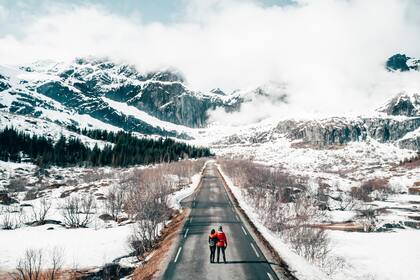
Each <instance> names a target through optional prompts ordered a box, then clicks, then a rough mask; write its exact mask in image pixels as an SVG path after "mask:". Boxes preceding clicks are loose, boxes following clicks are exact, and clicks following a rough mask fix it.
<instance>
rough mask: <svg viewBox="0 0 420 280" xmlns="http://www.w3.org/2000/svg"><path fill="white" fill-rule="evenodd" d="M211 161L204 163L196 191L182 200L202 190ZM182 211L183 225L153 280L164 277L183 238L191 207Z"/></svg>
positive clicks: (179, 228)
mask: <svg viewBox="0 0 420 280" xmlns="http://www.w3.org/2000/svg"><path fill="white" fill-rule="evenodd" d="M208 162H209V161H207V162H206V163H205V164H204V165H203V168H202V169H201V171H200V182H199V183H198V186H197V188H195V190H194V192H193V193H192V194H190V195H189V196H187V197H185V198H183V199H182V200H181V201H183V200H185V199H187V198H189V197H191V196H194V195H197V192H198V191H199V190H200V188H201V186H202V183H203V172H204V170H205V169H206V166H207V164H208ZM182 211H187V213H186V215H185V217H184V220H183V222H182V223H181V225H180V226H179V227H178V229H177V230H176V237H175V238H174V240H172V244H171V246H170V248H169V250H168V251H167V252H166V254H165V256H164V257H163V261H162V262H161V264H160V265H159V268H158V269H157V271H156V273H155V274H154V275H153V277H152V280H158V279H163V275H164V274H165V271H166V269H167V268H168V266H169V264H170V263H171V261H172V258H171V257H172V256H173V255H175V251H176V249H177V246H176V245H177V244H179V241H180V240H181V238H182V234H180V233H181V232H182V230H183V228H184V227H185V223H186V222H187V217H189V215H190V214H191V209H190V208H187V207H183V208H182Z"/></svg>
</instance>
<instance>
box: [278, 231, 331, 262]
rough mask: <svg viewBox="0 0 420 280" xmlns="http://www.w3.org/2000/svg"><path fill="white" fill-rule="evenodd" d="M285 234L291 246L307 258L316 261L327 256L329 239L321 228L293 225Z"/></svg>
mask: <svg viewBox="0 0 420 280" xmlns="http://www.w3.org/2000/svg"><path fill="white" fill-rule="evenodd" d="M286 235H287V239H288V241H289V243H290V244H291V245H292V248H293V249H294V250H295V251H296V252H297V253H298V254H299V255H301V256H303V257H304V258H306V259H307V260H309V261H311V262H313V263H317V262H319V261H322V260H325V259H326V258H327V256H328V253H329V251H330V250H329V243H330V240H329V238H328V236H327V234H326V232H325V231H324V230H323V229H315V228H310V227H294V228H291V229H288V230H287V232H286Z"/></svg>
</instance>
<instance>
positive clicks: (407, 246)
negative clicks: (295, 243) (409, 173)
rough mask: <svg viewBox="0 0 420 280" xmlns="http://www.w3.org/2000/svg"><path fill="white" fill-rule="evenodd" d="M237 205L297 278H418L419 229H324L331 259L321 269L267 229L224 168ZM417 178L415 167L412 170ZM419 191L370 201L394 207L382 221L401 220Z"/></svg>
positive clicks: (335, 215) (414, 209) (414, 210)
mask: <svg viewBox="0 0 420 280" xmlns="http://www.w3.org/2000/svg"><path fill="white" fill-rule="evenodd" d="M222 174H223V175H224V177H225V179H226V181H227V183H228V185H229V187H230V188H231V190H232V192H233V194H234V195H235V197H236V198H237V200H238V202H239V205H240V206H241V208H242V209H243V210H244V211H245V212H246V213H247V215H248V217H249V218H250V219H251V221H252V222H253V223H254V224H255V226H256V227H257V228H258V230H259V231H260V232H261V234H262V235H263V236H264V237H265V238H266V240H267V241H268V242H269V243H270V244H271V246H273V248H274V249H275V250H276V251H277V252H278V253H279V255H280V256H281V257H282V258H283V260H284V261H285V262H286V263H287V264H288V265H289V267H290V269H291V271H293V272H294V274H295V276H296V277H298V279H303V280H323V279H334V280H345V279H355V280H356V279H366V280H388V279H389V280H391V279H402V280H411V279H419V277H420V266H419V265H418V264H419V263H420V250H419V248H420V230H415V229H410V228H405V229H395V230H390V231H387V232H367V233H365V232H345V231H338V230H335V231H333V230H327V234H328V237H329V238H330V245H331V248H330V249H331V253H330V259H331V262H330V264H329V265H328V266H327V269H326V267H324V268H322V269H321V268H319V267H318V266H317V265H315V264H313V263H310V262H308V261H307V260H306V259H304V258H303V257H301V256H299V255H298V254H296V253H295V252H294V250H293V249H292V248H291V246H290V245H289V244H288V243H286V242H285V241H284V240H283V238H282V236H281V235H279V234H277V233H275V232H272V231H270V230H269V229H267V228H266V227H265V226H264V224H263V223H262V221H261V218H260V217H259V215H258V214H257V212H256V210H255V209H254V208H253V207H252V206H251V205H252V202H251V201H248V198H247V197H246V196H244V193H243V192H242V190H241V188H240V186H235V185H234V183H233V181H232V180H231V179H230V178H229V177H228V176H227V175H226V174H224V173H223V170H222ZM414 174H415V176H416V180H419V177H418V176H419V174H420V173H419V172H418V171H416V173H414ZM419 202H420V196H416V195H407V194H405V195H394V196H391V197H390V198H388V200H387V201H384V202H372V203H373V204H375V203H376V204H379V206H380V207H389V208H390V209H393V210H394V211H393V212H392V211H391V212H390V213H387V214H383V215H381V216H380V217H379V218H378V219H379V222H381V223H387V222H388V223H389V222H400V221H401V220H404V219H407V216H409V215H412V214H415V215H418V212H419V211H418V209H419V207H420V206H419ZM354 216H355V212H354V211H331V213H330V219H331V220H336V221H337V222H343V221H347V220H351V219H353V218H354Z"/></svg>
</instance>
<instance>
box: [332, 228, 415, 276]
mask: <svg viewBox="0 0 420 280" xmlns="http://www.w3.org/2000/svg"><path fill="white" fill-rule="evenodd" d="M329 236H330V238H331V240H332V245H333V248H332V250H333V253H334V254H335V255H337V256H341V257H343V258H344V259H345V261H346V266H345V267H344V268H343V270H342V271H341V273H339V274H338V275H337V278H336V279H343V280H344V279H369V280H370V279H372V280H373V279H378V280H393V279H401V280H412V279H420V266H419V263H420V250H419V248H420V230H396V231H395V232H374V233H361V232H343V231H330V232H329Z"/></svg>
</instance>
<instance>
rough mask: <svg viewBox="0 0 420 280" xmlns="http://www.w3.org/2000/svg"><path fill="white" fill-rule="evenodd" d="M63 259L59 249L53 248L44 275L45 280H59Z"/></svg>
mask: <svg viewBox="0 0 420 280" xmlns="http://www.w3.org/2000/svg"><path fill="white" fill-rule="evenodd" d="M63 263H64V259H63V253H62V251H61V250H60V249H59V248H57V247H56V248H54V249H53V250H52V252H51V256H50V269H48V270H47V271H46V273H45V276H46V277H45V278H46V280H55V279H59V278H60V276H61V269H62V267H63Z"/></svg>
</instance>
